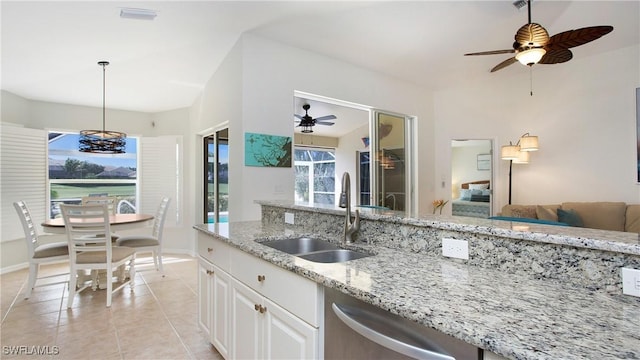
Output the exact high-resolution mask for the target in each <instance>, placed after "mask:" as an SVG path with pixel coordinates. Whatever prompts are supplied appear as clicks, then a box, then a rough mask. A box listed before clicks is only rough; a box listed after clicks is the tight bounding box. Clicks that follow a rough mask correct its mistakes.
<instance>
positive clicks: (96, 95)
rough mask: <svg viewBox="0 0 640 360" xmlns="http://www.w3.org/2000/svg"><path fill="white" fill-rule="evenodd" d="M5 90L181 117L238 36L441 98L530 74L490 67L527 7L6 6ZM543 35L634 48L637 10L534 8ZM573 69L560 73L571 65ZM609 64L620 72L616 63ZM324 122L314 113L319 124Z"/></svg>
mask: <svg viewBox="0 0 640 360" xmlns="http://www.w3.org/2000/svg"><path fill="white" fill-rule="evenodd" d="M0 6H1V17H2V25H1V26H2V27H1V30H2V58H1V60H2V63H1V65H2V78H1V81H2V89H3V90H7V91H9V92H12V93H15V94H17V95H20V96H22V97H25V98H28V99H34V100H42V101H51V102H60V103H68V104H77V105H88V106H101V105H102V93H101V90H102V85H101V83H102V68H101V67H100V66H98V65H97V62H98V61H99V60H108V61H110V62H111V65H109V66H108V67H107V70H106V71H107V72H106V78H107V89H108V90H107V107H109V108H117V109H123V110H134V111H143V112H158V111H164V110H170V109H176V108H182V107H188V106H190V105H192V104H193V102H194V100H195V99H196V97H197V96H198V94H199V93H200V91H201V90H202V89H203V87H204V85H205V84H206V82H207V81H208V80H209V78H210V77H211V75H212V74H213V73H214V72H215V71H216V68H217V67H218V66H219V64H220V63H221V62H222V60H223V59H224V57H225V56H226V55H227V53H228V51H229V50H230V49H231V47H232V46H233V45H234V44H235V42H236V41H237V40H238V39H239V37H240V36H241V34H243V33H245V32H250V33H253V34H255V35H258V36H262V37H266V38H269V39H272V40H276V41H280V42H283V43H286V44H290V45H292V46H296V47H300V48H304V49H308V50H311V51H315V52H317V53H320V54H324V55H326V56H330V57H333V58H336V59H340V60H343V61H346V62H349V63H352V64H355V65H358V66H361V67H364V68H368V69H371V70H374V71H378V72H381V73H384V74H388V75H390V76H393V77H397V78H400V79H404V80H406V81H410V82H413V83H416V84H419V85H421V86H424V87H426V88H434V89H437V88H441V87H444V86H447V85H450V84H455V83H457V82H461V81H464V80H468V79H474V78H479V79H481V78H482V77H487V76H495V77H503V78H507V79H508V78H509V77H510V76H513V75H514V74H517V73H518V72H522V71H525V69H526V68H525V67H523V66H522V65H519V64H514V65H512V66H510V67H509V68H506V69H504V70H501V71H500V72H497V73H493V74H490V75H489V74H488V71H489V69H491V68H492V67H493V66H494V65H496V64H498V63H499V62H501V61H502V60H504V59H506V58H508V55H492V56H482V57H464V56H462V55H463V54H464V53H467V52H474V51H483V50H499V49H509V48H511V44H512V42H513V36H514V34H515V32H516V30H517V29H518V28H519V27H520V26H522V25H523V24H525V23H526V22H527V13H526V8H523V9H517V8H516V7H515V6H514V5H513V4H512V3H511V1H509V0H499V1H374V2H362V1H355V2H350V1H335V2H334V1H331V2H328V1H292V2H288V1H255V2H252V1H194V2H189V1H179V2H178V1H147V2H118V1H84V2H82V1H69V2H58V1H42V2H34V1H2V2H1V3H0ZM532 6H533V7H532V9H533V21H534V22H538V23H540V24H542V25H543V26H544V27H545V28H546V29H547V30H548V31H549V33H550V35H553V34H556V33H559V32H562V31H565V30H569V29H575V28H580V27H585V26H593V25H613V26H614V28H615V29H614V31H613V32H612V33H611V34H608V35H606V36H605V37H604V38H602V39H600V40H597V41H595V42H593V43H589V44H586V45H583V46H580V47H578V48H575V49H573V50H574V51H573V52H574V57H575V58H577V57H588V56H591V55H593V54H598V53H603V52H607V51H612V50H615V49H619V48H623V47H626V46H631V45H634V44H638V43H639V42H640V25H639V23H640V21H639V19H640V4H639V3H638V2H637V1H545V0H536V1H535V2H533V3H532ZM121 8H145V9H152V10H155V11H157V17H156V18H155V20H153V21H147V20H131V19H122V18H120V17H119V13H120V10H121ZM570 64H571V62H569V63H565V64H558V65H536V66H540V67H544V66H571V65H570ZM612 66H615V64H612ZM319 115H320V114H319Z"/></svg>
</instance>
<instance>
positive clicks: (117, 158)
mask: <svg viewBox="0 0 640 360" xmlns="http://www.w3.org/2000/svg"><path fill="white" fill-rule="evenodd" d="M78 138H79V135H78V134H75V133H59V132H50V133H49V145H48V150H49V159H48V160H49V161H48V166H49V178H48V181H49V182H48V185H49V196H50V206H49V217H50V218H55V217H58V216H60V208H59V204H61V203H65V204H79V203H80V202H81V200H82V197H84V196H115V197H116V198H117V204H118V205H117V208H116V211H117V212H119V213H135V212H136V206H137V205H136V204H137V201H136V188H137V185H138V176H137V166H138V165H137V164H138V156H137V138H135V137H128V138H127V140H126V141H127V145H126V150H125V151H126V153H125V154H114V155H110V154H92V153H82V152H79V151H78Z"/></svg>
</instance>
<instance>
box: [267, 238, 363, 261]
mask: <svg viewBox="0 0 640 360" xmlns="http://www.w3.org/2000/svg"><path fill="white" fill-rule="evenodd" d="M256 241H257V242H259V243H260V244H262V245H265V246H268V247H270V248H273V249H276V250H280V251H282V252H286V253H287V254H291V255H295V256H297V257H299V258H301V259H305V260H309V261H313V262H319V263H337V262H345V261H349V260H355V259H361V258H364V257H367V256H371V255H369V254H366V253H363V252H359V251H354V250H347V249H341V248H339V247H338V246H337V245H335V244H332V243H330V242H328V241H325V240H321V239H317V238H312V237H307V236H301V237H295V238H287V239H277V240H266V241H264V240H256Z"/></svg>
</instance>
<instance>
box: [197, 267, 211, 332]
mask: <svg viewBox="0 0 640 360" xmlns="http://www.w3.org/2000/svg"><path fill="white" fill-rule="evenodd" d="M211 274H213V265H212V264H210V263H208V262H206V261H204V260H202V259H199V261H198V324H199V325H200V328H201V329H202V330H203V331H204V332H205V333H206V334H207V336H208V337H209V338H210V334H211V311H210V308H211V306H210V304H211V299H212V284H213V279H212V276H211Z"/></svg>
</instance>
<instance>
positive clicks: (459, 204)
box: [451, 180, 491, 218]
mask: <svg viewBox="0 0 640 360" xmlns="http://www.w3.org/2000/svg"><path fill="white" fill-rule="evenodd" d="M490 199H491V183H490V181H489V180H479V181H472V182H467V183H462V184H461V185H460V197H459V198H458V199H455V200H453V201H452V202H451V214H452V215H454V216H469V217H477V218H488V217H489V216H491V202H490Z"/></svg>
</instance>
